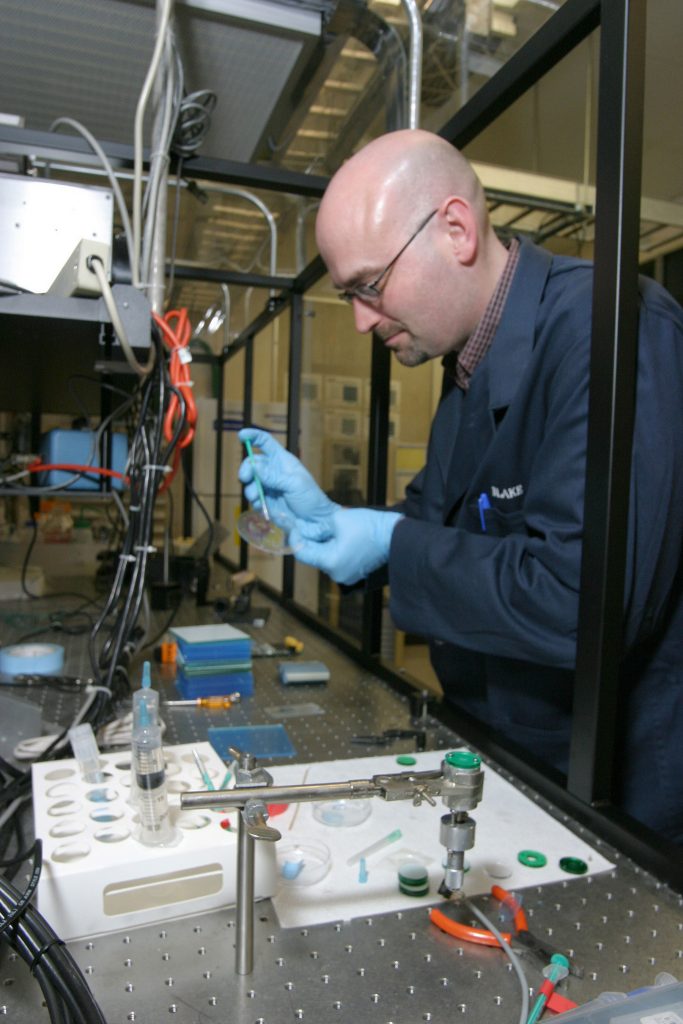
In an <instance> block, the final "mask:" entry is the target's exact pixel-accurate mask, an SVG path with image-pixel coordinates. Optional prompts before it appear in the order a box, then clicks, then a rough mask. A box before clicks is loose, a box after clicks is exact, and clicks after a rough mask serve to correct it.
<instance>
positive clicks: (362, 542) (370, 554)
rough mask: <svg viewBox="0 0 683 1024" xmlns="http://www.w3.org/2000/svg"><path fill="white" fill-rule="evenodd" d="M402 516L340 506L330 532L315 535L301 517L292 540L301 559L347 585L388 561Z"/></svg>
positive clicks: (330, 523) (290, 539) (331, 520)
mask: <svg viewBox="0 0 683 1024" xmlns="http://www.w3.org/2000/svg"><path fill="white" fill-rule="evenodd" d="M402 518H403V516H402V515H401V514H400V513H399V512H378V511H375V510H374V509H369V508H340V507H339V506H337V508H336V510H335V511H334V512H333V513H332V516H331V517H330V518H329V519H328V525H329V526H330V533H329V536H327V537H325V536H323V537H322V538H321V537H320V536H316V535H315V533H314V532H309V530H308V524H307V523H306V522H305V521H302V522H299V523H297V524H296V527H295V529H294V530H292V532H291V534H290V536H289V543H290V544H291V546H292V548H293V549H294V554H295V557H296V558H297V560H298V561H300V562H305V563H306V565H312V566H313V567H314V568H316V569H321V570H322V571H323V572H326V573H327V575H328V576H331V577H332V579H333V580H334V581H335V583H344V584H347V585H348V584H351V583H357V582H358V581H359V580H362V579H364V578H365V577H366V576H368V575H369V574H370V573H371V572H374V571H375V569H379V568H380V566H382V565H384V564H385V563H386V562H387V561H388V558H389V546H390V544H391V535H392V533H393V532H394V527H395V526H396V523H397V522H398V521H399V520H400V519H402Z"/></svg>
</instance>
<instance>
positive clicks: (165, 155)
mask: <svg viewBox="0 0 683 1024" xmlns="http://www.w3.org/2000/svg"><path fill="white" fill-rule="evenodd" d="M157 157H163V159H164V160H165V161H166V163H169V162H170V158H169V155H168V153H167V152H166V150H164V149H155V150H154V151H153V152H152V153H150V154H149V159H150V161H152V160H156V158H157Z"/></svg>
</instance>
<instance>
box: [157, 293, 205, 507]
mask: <svg viewBox="0 0 683 1024" xmlns="http://www.w3.org/2000/svg"><path fill="white" fill-rule="evenodd" d="M153 316H154V320H155V323H156V324H157V326H158V327H159V329H160V331H161V336H162V338H163V340H164V343H165V345H166V347H167V348H168V349H170V352H171V357H170V359H169V367H168V372H169V377H170V378H171V383H172V384H173V386H174V387H175V388H177V389H178V390H179V391H180V392H181V394H182V396H183V398H184V400H185V425H184V427H183V431H182V433H181V435H180V438H179V440H178V444H177V445H176V448H175V451H174V453H173V463H172V466H171V472H170V473H168V474H167V476H166V479H165V480H164V482H163V484H162V485H161V487H160V488H159V493H162V492H163V491H166V490H168V488H169V487H170V486H171V483H172V482H173V478H174V477H175V475H176V473H177V472H178V467H179V465H180V452H181V449H182V448H187V446H188V445H189V444H191V443H192V441H193V439H194V434H195V426H196V423H197V406H196V403H195V400H194V395H193V393H192V380H191V378H190V358H188V357H189V351H190V350H189V345H190V338H191V337H192V326H191V324H190V320H189V317H188V314H187V309H185V308H182V309H171V310H169V311H168V312H167V313H165V314H164V316H163V317H161V316H158V315H157V314H156V313H154V314H153ZM180 416H181V405H180V401H179V399H178V397H177V395H175V394H171V398H170V401H169V403H168V408H167V409H166V413H165V415H164V437H165V438H166V440H167V441H172V440H173V437H174V435H175V432H176V429H177V425H178V420H179V418H180Z"/></svg>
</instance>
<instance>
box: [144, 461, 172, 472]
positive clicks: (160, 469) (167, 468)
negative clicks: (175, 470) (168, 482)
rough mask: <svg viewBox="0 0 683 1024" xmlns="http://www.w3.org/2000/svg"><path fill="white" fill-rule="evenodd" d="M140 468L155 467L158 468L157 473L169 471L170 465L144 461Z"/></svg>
mask: <svg viewBox="0 0 683 1024" xmlns="http://www.w3.org/2000/svg"><path fill="white" fill-rule="evenodd" d="M142 468H143V469H156V470H158V472H159V473H170V472H171V467H170V466H156V465H155V464H154V463H153V462H147V463H145V465H144V466H143V467H142Z"/></svg>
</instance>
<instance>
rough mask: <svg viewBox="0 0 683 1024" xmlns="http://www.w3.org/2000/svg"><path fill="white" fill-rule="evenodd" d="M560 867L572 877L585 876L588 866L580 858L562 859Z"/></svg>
mask: <svg viewBox="0 0 683 1024" xmlns="http://www.w3.org/2000/svg"><path fill="white" fill-rule="evenodd" d="M560 867H561V868H562V870H563V871H566V872H567V873H568V874H570V875H585V874H586V872H587V871H588V865H587V864H586V862H585V860H581V858H580V857H560Z"/></svg>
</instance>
